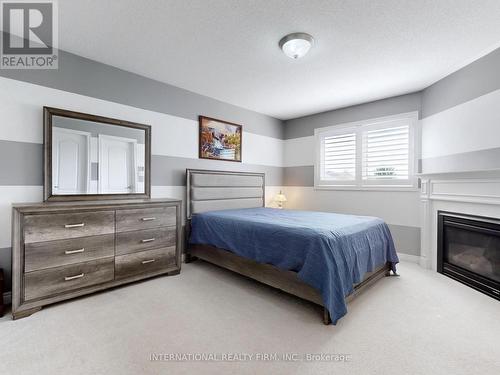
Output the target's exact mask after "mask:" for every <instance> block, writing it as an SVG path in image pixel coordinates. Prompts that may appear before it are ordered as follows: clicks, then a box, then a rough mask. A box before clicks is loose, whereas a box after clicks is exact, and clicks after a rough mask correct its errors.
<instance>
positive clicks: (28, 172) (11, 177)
mask: <svg viewBox="0 0 500 375" xmlns="http://www.w3.org/2000/svg"><path fill="white" fill-rule="evenodd" d="M0 171H2V172H1V173H0V185H2V186H3V185H10V186H32V185H37V186H40V185H42V184H43V145H41V144H38V143H27V142H13V141H0Z"/></svg>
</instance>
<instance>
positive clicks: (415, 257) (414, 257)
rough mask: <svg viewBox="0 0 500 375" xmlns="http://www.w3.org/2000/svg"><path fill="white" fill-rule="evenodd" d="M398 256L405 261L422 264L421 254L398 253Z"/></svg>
mask: <svg viewBox="0 0 500 375" xmlns="http://www.w3.org/2000/svg"><path fill="white" fill-rule="evenodd" d="M398 257H399V260H402V261H403V262H411V263H416V264H420V260H421V257H420V256H419V255H410V254H401V253H398Z"/></svg>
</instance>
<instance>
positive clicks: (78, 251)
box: [64, 248, 85, 255]
mask: <svg viewBox="0 0 500 375" xmlns="http://www.w3.org/2000/svg"><path fill="white" fill-rule="evenodd" d="M84 251H85V248H82V249H77V250H66V251H65V252H64V254H66V255H70V254H78V253H83V252H84Z"/></svg>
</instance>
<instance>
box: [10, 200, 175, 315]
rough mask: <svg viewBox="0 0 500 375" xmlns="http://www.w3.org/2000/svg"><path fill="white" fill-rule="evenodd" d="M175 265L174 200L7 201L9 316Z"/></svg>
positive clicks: (166, 271) (163, 271)
mask: <svg viewBox="0 0 500 375" xmlns="http://www.w3.org/2000/svg"><path fill="white" fill-rule="evenodd" d="M180 269H181V201H179V200H169V199H141V200H106V201H79V202H74V201H73V202H46V203H32V204H15V205H13V219H12V316H13V318H14V319H18V318H22V317H25V316H28V315H31V314H32V313H34V312H36V311H38V310H40V309H41V308H42V306H44V305H47V304H50V303H54V302H58V301H62V300H65V299H69V298H73V297H77V296H81V295H84V294H88V293H92V292H96V291H100V290H103V289H107V288H111V287H114V286H117V285H121V284H125V283H128V282H132V281H136V280H140V279H144V278H147V277H152V276H156V275H161V274H167V275H174V274H178V273H179V272H180Z"/></svg>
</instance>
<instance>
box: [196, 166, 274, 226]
mask: <svg viewBox="0 0 500 375" xmlns="http://www.w3.org/2000/svg"><path fill="white" fill-rule="evenodd" d="M186 179H187V181H186V187H187V199H186V211H187V212H186V217H187V219H191V215H193V214H196V213H200V212H205V211H215V210H225V209H236V208H252V207H264V202H265V188H266V185H265V178H264V173H250V172H225V171H212V170H202V169H186Z"/></svg>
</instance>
